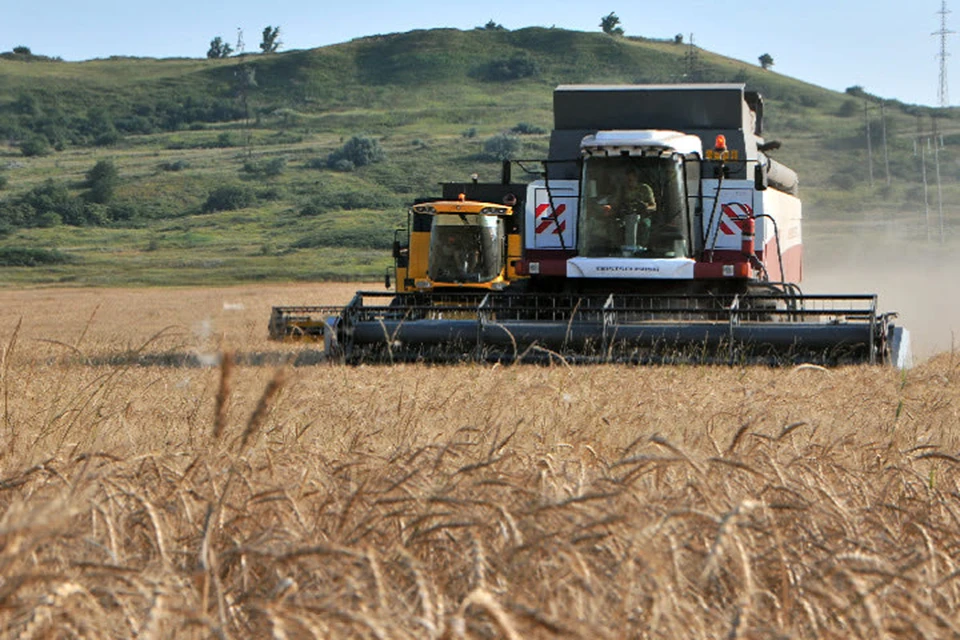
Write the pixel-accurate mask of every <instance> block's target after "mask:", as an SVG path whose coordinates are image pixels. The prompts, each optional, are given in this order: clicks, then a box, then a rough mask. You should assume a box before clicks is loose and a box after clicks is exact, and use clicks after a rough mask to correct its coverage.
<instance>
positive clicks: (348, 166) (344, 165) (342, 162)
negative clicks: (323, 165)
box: [327, 158, 357, 171]
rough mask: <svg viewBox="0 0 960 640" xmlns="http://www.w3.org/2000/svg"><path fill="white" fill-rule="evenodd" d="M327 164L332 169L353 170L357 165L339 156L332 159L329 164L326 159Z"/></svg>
mask: <svg viewBox="0 0 960 640" xmlns="http://www.w3.org/2000/svg"><path fill="white" fill-rule="evenodd" d="M327 166H328V167H329V168H331V169H333V170H334V171H353V170H354V169H356V168H357V165H355V164H353V162H351V161H350V160H347V159H346V158H340V159H339V160H334V161H333V163H332V164H331V162H330V160H329V159H328V160H327Z"/></svg>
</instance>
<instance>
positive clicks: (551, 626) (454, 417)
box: [0, 288, 960, 638]
mask: <svg viewBox="0 0 960 640" xmlns="http://www.w3.org/2000/svg"><path fill="white" fill-rule="evenodd" d="M351 290H352V289H351ZM289 291H290V290H288V292H289ZM265 292H267V293H265ZM341 293H342V292H340V291H339V290H337V291H335V292H334V293H332V294H331V295H330V297H328V298H324V297H323V296H322V295H321V296H319V298H318V299H317V300H316V302H318V303H329V302H338V301H341V300H342V297H341V298H337V296H340V295H341ZM4 295H6V296H8V297H9V296H13V297H15V298H16V299H17V300H19V301H20V304H21V306H20V307H19V308H18V309H17V311H18V313H17V314H16V317H14V316H13V314H10V313H9V312H8V316H9V317H7V319H6V320H2V318H0V320H2V322H3V323H0V344H3V345H6V346H5V349H4V351H3V359H2V363H0V370H2V378H0V384H2V386H3V389H2V393H3V398H4V421H5V423H4V429H3V436H4V438H5V440H4V448H3V457H2V459H0V575H2V576H3V578H2V582H0V605H2V606H0V629H3V630H4V631H3V634H2V635H3V636H4V637H84V636H86V637H133V636H138V637H146V638H173V637H178V638H181V637H187V638H189V637H197V638H201V637H202V638H206V637H221V638H246V637H274V638H322V637H357V638H482V637H503V638H511V637H517V638H520V637H523V638H537V637H544V638H547V637H549V638H553V637H598V638H619V637H637V638H654V637H685V638H719V637H725V638H753V637H774V636H777V637H809V638H818V637H871V638H872V637H878V636H907V637H945V636H955V635H960V622H958V621H957V612H958V611H960V547H958V546H957V545H956V543H955V539H956V534H957V531H958V526H960V525H958V523H960V501H958V500H960V499H958V496H960V456H958V452H960V356H957V355H954V354H943V355H941V356H938V357H936V358H933V359H931V360H930V361H928V362H926V363H924V364H923V365H921V366H920V367H918V368H917V369H915V370H913V371H910V372H908V373H906V374H900V373H898V372H896V371H892V370H887V369H881V368H870V367H847V368H840V369H831V370H822V369H819V368H811V367H797V368H794V369H765V368H752V369H749V368H748V369H744V368H726V367H692V366H680V367H650V368H633V367H619V366H597V367H588V368H576V367H574V368H570V367H563V366H555V367H520V366H510V367H489V366H476V365H461V366H455V367H426V366H415V365H402V366H394V367H381V366H361V367H354V368H346V367H339V366H330V365H319V366H312V367H296V366H291V365H289V364H287V365H285V366H284V367H281V368H279V369H278V368H275V366H274V363H276V364H277V365H282V364H283V363H284V362H285V361H286V360H285V358H286V357H287V356H289V355H290V354H293V355H294V356H295V355H296V353H297V350H298V349H304V348H306V349H311V348H313V347H312V346H310V345H308V346H306V347H303V346H301V347H298V346H296V345H275V344H271V343H268V342H266V340H265V334H266V328H265V320H266V318H267V315H268V307H269V304H271V303H272V302H271V301H270V300H269V298H270V295H272V294H269V290H267V289H262V290H259V294H258V293H257V290H255V289H253V288H244V289H238V290H210V291H200V290H190V291H182V292H178V293H177V295H171V292H156V291H130V292H123V291H96V292H80V291H71V292H68V295H66V298H67V299H68V300H69V302H70V304H71V305H72V309H73V311H72V315H71V313H70V310H69V309H65V308H60V307H58V308H57V309H58V310H57V312H56V313H57V314H58V315H57V316H56V322H54V321H53V320H52V319H50V318H46V317H44V316H43V313H44V312H45V310H47V311H49V310H50V309H51V308H52V306H53V302H52V300H51V299H50V297H51V294H50V293H49V292H47V293H42V292H6V293H5V294H4ZM85 296H86V297H85ZM33 298H35V303H34V302H31V299H33ZM171 298H174V299H175V298H180V299H181V300H190V301H191V305H192V306H193V308H194V309H195V310H200V311H199V312H198V313H197V315H195V316H192V317H191V316H190V315H189V314H188V310H187V309H184V308H183V305H182V304H177V303H176V302H175V300H172V299H171ZM301 299H302V298H301ZM283 301H284V300H277V302H283ZM117 302H120V303H122V304H124V305H126V306H125V307H124V308H131V309H133V310H134V311H132V312H131V315H130V316H122V317H121V316H108V315H107V314H105V313H104V312H103V309H104V308H116V307H114V306H111V305H112V304H113V303H117ZM224 302H230V303H231V304H230V305H225V304H224ZM238 302H242V303H243V305H244V310H242V311H238V310H237V309H238V307H239V306H240V305H239V304H234V303H238ZM97 305H100V307H99V310H98V311H97V312H96V314H94V313H93V310H94V309H96V308H97ZM208 312H209V313H208ZM20 317H22V318H24V320H23V323H22V324H20V323H19V322H18V319H19V318H20ZM35 319H36V320H37V322H34V320H35ZM227 353H230V354H236V357H229V356H223V357H222V358H221V357H219V356H220V354H227ZM197 354H212V355H213V356H214V357H213V358H210V359H209V362H210V363H215V362H216V361H217V360H218V358H219V362H220V366H219V367H218V366H199V365H201V364H203V363H204V362H206V360H202V359H197V358H196V357H194V356H196V355H197ZM271 354H277V355H276V357H274V356H273V355H271ZM186 356H191V357H186ZM254 356H256V357H254ZM256 362H268V363H270V366H256V365H255V364H254V363H256Z"/></svg>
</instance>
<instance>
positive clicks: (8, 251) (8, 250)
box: [0, 247, 76, 267]
mask: <svg viewBox="0 0 960 640" xmlns="http://www.w3.org/2000/svg"><path fill="white" fill-rule="evenodd" d="M71 262H76V260H75V259H74V258H73V256H70V255H68V254H66V253H63V252H62V251H57V250H56V249H37V248H31V247H4V248H2V249H0V267H39V266H41V265H49V264H68V263H71Z"/></svg>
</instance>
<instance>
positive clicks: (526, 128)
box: [510, 122, 547, 136]
mask: <svg viewBox="0 0 960 640" xmlns="http://www.w3.org/2000/svg"><path fill="white" fill-rule="evenodd" d="M510 131H511V132H512V133H517V134H520V135H522V136H530V135H537V134H541V133H546V132H547V130H546V129H544V128H543V127H538V126H537V125H535V124H530V123H529V122H520V123H517V125H516V126H515V127H513V129H510Z"/></svg>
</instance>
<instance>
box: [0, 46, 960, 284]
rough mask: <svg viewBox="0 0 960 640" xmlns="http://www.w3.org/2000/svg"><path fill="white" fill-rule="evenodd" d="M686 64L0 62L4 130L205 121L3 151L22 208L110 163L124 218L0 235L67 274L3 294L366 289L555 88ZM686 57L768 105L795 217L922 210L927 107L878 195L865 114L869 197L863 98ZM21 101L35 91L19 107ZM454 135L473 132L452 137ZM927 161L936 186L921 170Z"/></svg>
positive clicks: (947, 188) (947, 125)
mask: <svg viewBox="0 0 960 640" xmlns="http://www.w3.org/2000/svg"><path fill="white" fill-rule="evenodd" d="M687 52H688V48H687V47H686V46H683V45H676V44H674V43H672V42H665V41H650V40H644V39H638V38H629V39H624V38H612V37H609V36H606V35H603V34H600V33H580V32H570V31H563V30H558V29H545V28H530V29H523V30H519V31H485V30H481V31H469V32H460V31H456V30H450V29H438V30H430V31H416V32H410V33H404V34H393V35H389V36H374V37H369V38H361V39H358V40H354V41H351V42H347V43H343V44H339V45H334V46H330V47H324V48H321V49H315V50H310V51H294V52H289V53H281V54H277V55H271V56H256V55H251V56H246V57H245V58H242V59H241V58H230V59H226V60H199V59H169V60H152V59H135V58H111V59H109V60H96V61H90V62H83V63H66V62H58V61H33V62H21V61H15V60H9V59H0V126H3V123H4V122H5V123H7V125H10V123H19V124H17V126H21V127H22V126H33V125H31V124H30V123H31V122H34V123H35V121H34V120H31V119H30V118H26V119H24V117H22V116H21V115H18V114H17V113H16V109H17V108H18V107H17V105H21V106H22V105H23V104H26V103H29V104H31V105H33V107H34V108H35V109H36V111H37V113H38V115H37V116H36V117H38V118H40V119H43V118H48V119H49V118H50V117H53V116H56V117H58V118H61V120H62V122H64V123H66V124H64V125H63V126H64V127H66V129H65V131H67V134H69V135H67V134H64V135H67V138H68V139H69V138H70V136H73V137H74V138H76V139H78V140H82V139H83V136H82V135H81V134H80V133H70V132H71V131H74V130H76V131H81V130H82V128H83V127H84V126H86V125H85V124H84V123H88V122H89V121H90V119H89V116H90V114H91V113H93V112H101V113H106V114H108V115H109V117H110V118H113V119H114V120H115V121H116V122H120V121H121V120H122V119H123V118H126V117H130V116H132V115H136V114H146V116H144V117H145V118H147V119H148V120H149V119H153V120H151V122H154V121H156V122H160V121H161V118H160V115H159V114H165V113H175V114H180V115H181V116H182V115H183V114H188V115H189V114H193V115H190V116H189V117H193V118H201V119H199V120H197V119H194V120H191V121H189V122H188V123H184V124H181V125H179V126H178V127H176V128H164V126H161V125H156V126H155V127H154V129H153V131H152V132H151V133H146V134H130V133H125V134H123V135H122V138H121V140H120V141H119V142H118V143H117V144H115V145H113V146H109V147H96V146H89V144H88V142H89V141H88V142H80V143H67V144H66V145H65V147H64V148H63V149H62V150H60V151H58V152H56V153H54V154H53V155H50V156H46V157H37V158H25V157H23V156H22V155H21V154H20V152H19V150H18V149H17V148H15V147H14V146H0V173H2V175H3V176H4V177H5V178H6V189H5V190H3V191H0V200H4V199H5V200H8V201H10V200H13V199H16V198H18V197H19V196H21V195H22V194H24V193H26V192H27V191H29V190H30V189H32V188H34V187H36V186H38V185H41V184H42V183H43V182H44V181H46V180H54V181H56V182H59V183H63V184H66V185H67V186H68V187H69V188H70V190H71V193H72V194H74V195H76V196H80V195H81V194H82V193H83V181H84V174H85V172H86V171H88V170H89V169H90V168H91V167H92V166H93V165H94V164H95V163H96V162H97V161H98V160H101V159H110V160H113V161H114V163H115V164H116V166H117V167H118V168H119V171H120V185H119V187H118V188H117V191H116V202H117V203H119V204H121V205H123V206H125V207H127V208H128V209H130V210H134V211H136V213H137V214H138V216H137V217H136V219H134V220H132V221H126V222H120V223H116V224H115V225H114V226H113V227H111V228H102V227H85V228H75V227H55V228H48V229H20V230H13V231H11V232H8V233H7V235H6V236H5V237H0V249H3V248H9V247H34V248H38V249H59V250H60V251H63V252H64V253H66V254H67V255H70V256H74V257H75V258H76V262H74V263H72V264H66V265H53V266H51V265H47V266H40V267H32V268H19V267H17V268H5V269H4V278H5V282H8V283H14V284H38V283H49V282H59V281H63V282H76V283H84V284H138V283H140V284H154V283H163V284H187V283H191V284H193V283H203V282H230V281H247V280H261V279H269V280H290V279H315V278H321V279H322V278H336V279H342V278H351V277H369V276H371V275H373V276H376V277H379V275H380V274H381V273H382V271H383V269H384V268H386V266H387V265H388V263H389V256H388V251H387V248H388V246H389V240H390V239H391V238H392V232H393V229H394V227H396V226H397V225H401V224H402V223H403V221H404V220H405V207H406V205H407V204H409V203H410V202H412V201H413V199H414V198H416V197H420V196H429V195H435V194H437V193H438V192H439V188H438V184H439V183H440V182H442V181H450V180H465V179H467V178H468V176H469V175H470V174H472V173H474V172H476V173H478V174H479V175H480V178H481V180H491V181H492V180H496V179H498V177H499V165H498V164H497V163H495V162H490V161H488V160H484V159H483V158H482V157H481V155H480V151H481V148H482V145H483V142H484V141H485V140H486V139H487V138H489V137H490V136H493V135H496V134H498V133H500V132H503V131H506V130H509V129H510V128H512V127H514V126H515V125H517V124H518V123H521V122H523V123H529V124H531V125H534V126H538V127H541V128H543V129H545V130H549V129H550V128H551V125H552V114H551V105H552V95H551V92H552V89H553V87H554V86H556V85H557V84H560V83H575V82H592V83H602V82H609V83H626V82H676V81H679V80H682V79H684V74H685V73H686V71H687V69H686V65H685V57H684V56H685V54H686V53H687ZM518 55H519V56H524V57H525V58H527V59H529V60H532V61H533V62H534V63H535V65H536V67H537V69H538V73H537V75H535V76H533V77H529V78H523V79H520V80H515V81H510V82H490V81H483V80H480V79H478V69H481V68H482V67H483V65H485V64H488V63H490V62H491V61H496V60H500V59H508V58H511V57H513V56H518ZM699 59H700V61H701V75H700V76H699V78H695V79H698V80H700V81H706V82H732V81H736V82H745V83H746V84H747V86H748V88H752V89H759V90H761V92H762V93H763V94H764V96H765V98H766V99H767V105H766V106H767V108H766V114H765V116H766V122H767V127H766V129H767V133H768V138H771V139H779V140H782V142H783V148H782V149H781V150H780V151H778V152H776V153H775V154H774V155H775V157H776V158H777V159H778V160H780V161H782V162H784V163H785V164H787V165H788V166H790V167H792V168H794V169H796V170H797V171H798V173H799V174H800V176H801V184H802V197H803V199H804V207H805V211H806V215H807V216H808V217H809V218H811V219H814V220H816V219H821V220H822V219H839V220H843V219H848V218H849V219H857V218H859V217H862V215H863V212H864V211H877V212H879V214H880V215H905V214H906V213H912V214H916V213H918V212H920V213H922V203H923V194H922V188H921V183H920V170H919V157H918V156H915V155H914V142H913V140H914V134H915V133H916V132H917V130H918V117H919V118H920V125H919V126H920V127H921V129H922V130H929V129H930V126H931V123H930V119H929V118H930V115H931V114H932V113H934V112H935V111H934V110H931V109H921V108H917V107H911V106H909V105H902V104H899V103H893V102H890V103H888V104H887V109H886V114H885V115H886V126H887V140H888V154H889V163H890V169H891V175H892V181H891V185H890V186H889V187H888V186H887V185H886V177H885V169H884V159H883V154H882V147H881V144H880V140H881V133H880V120H879V110H878V109H877V108H876V107H875V106H874V107H873V112H872V132H873V140H874V162H875V164H874V175H875V183H874V186H873V187H872V188H871V187H870V186H869V185H868V170H867V163H866V149H865V137H864V131H863V113H862V109H863V101H862V100H861V99H859V98H857V97H853V96H850V95H844V94H838V93H835V92H831V91H828V90H825V89H822V88H819V87H815V86H812V85H809V84H805V83H802V82H798V81H796V80H793V79H791V78H787V77H785V76H781V75H779V74H777V73H775V72H773V71H763V70H761V69H760V68H759V67H756V66H755V65H749V64H745V63H742V62H739V61H736V60H731V59H729V58H724V57H721V56H716V55H713V54H711V53H709V52H706V51H702V50H701V51H699ZM245 68H246V69H253V70H254V76H255V78H256V83H257V84H256V86H255V87H253V88H251V89H250V90H249V93H248V103H249V107H250V113H251V117H250V118H249V119H248V120H225V121H205V120H203V118H207V116H206V115H202V113H206V112H202V113H201V112H196V113H195V112H193V111H190V105H208V106H209V105H227V106H229V105H233V106H237V105H238V104H239V103H238V101H237V99H236V97H235V96H236V82H237V80H236V78H237V77H238V76H237V73H238V72H244V73H245V71H244V69H245ZM688 79H689V78H688ZM24 96H31V98H29V99H26V100H27V102H26V103H25V102H24V100H25V98H24ZM31 100H32V102H30V101H31ZM171 109H172V111H171ZM197 113H200V114H201V115H197ZM937 113H938V114H939V115H940V120H939V122H938V126H939V127H940V130H941V131H943V132H944V133H946V134H947V140H948V141H949V142H950V143H951V144H948V146H947V147H946V148H945V149H943V150H942V151H941V161H942V166H941V168H942V177H943V181H944V198H945V203H946V208H947V211H948V215H949V216H950V217H951V218H955V217H957V209H958V206H957V205H958V204H960V187H958V186H956V185H957V179H958V178H960V162H958V159H960V158H958V156H957V154H956V152H955V151H954V149H953V147H952V142H953V138H952V137H951V136H953V137H955V136H956V134H957V132H958V131H960V127H957V126H956V125H955V124H954V122H955V118H956V115H957V114H956V111H955V110H947V111H943V112H937ZM178 117H179V116H178ZM185 117H186V116H185ZM156 122H155V124H156ZM71 127H73V128H74V129H71ZM468 131H473V132H475V135H474V136H473V137H466V136H465V132H468ZM353 135H369V136H374V137H376V138H377V139H378V140H379V141H380V144H381V146H382V147H383V148H384V150H385V151H386V154H387V159H386V160H385V161H384V162H382V163H378V164H374V165H370V166H367V167H363V168H360V169H357V170H355V171H353V172H350V173H338V172H335V171H331V170H327V169H316V168H311V166H312V163H316V162H318V161H322V160H323V159H324V158H325V157H326V156H327V155H328V154H330V153H331V152H333V151H334V150H336V149H338V148H339V147H340V146H341V145H342V144H343V142H344V141H345V140H347V139H348V138H349V137H351V136H353ZM522 140H523V142H524V149H523V152H522V155H523V157H527V158H536V157H544V156H545V155H546V152H547V140H548V136H547V135H532V136H523V137H522ZM276 158H283V160H284V162H285V168H284V170H283V172H282V173H281V174H280V175H278V176H274V177H265V176H257V175H251V174H250V173H249V172H245V171H244V170H243V167H244V164H245V163H253V164H256V163H266V162H269V161H270V160H273V159H276ZM171 167H175V168H176V169H177V170H172V169H171ZM929 168H930V171H931V174H930V179H931V185H933V182H932V181H933V174H932V162H931V164H930V166H929ZM223 184H243V185H246V186H247V187H249V188H250V189H252V190H253V191H254V192H255V193H256V196H257V200H256V203H255V204H254V205H253V206H252V207H250V208H248V209H244V210H242V211H237V212H222V213H215V214H202V213H201V211H202V207H203V203H204V202H205V200H206V198H207V196H208V194H209V193H210V192H211V191H212V190H213V189H214V188H216V187H217V186H220V185H223ZM934 192H935V191H931V193H934ZM310 203H314V204H315V205H316V204H319V205H321V206H319V207H314V213H315V215H308V216H305V215H300V214H301V212H302V211H304V207H305V206H306V205H308V204H310ZM918 203H919V205H918ZM918 206H919V208H918ZM317 210H320V213H316V211H317Z"/></svg>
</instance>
